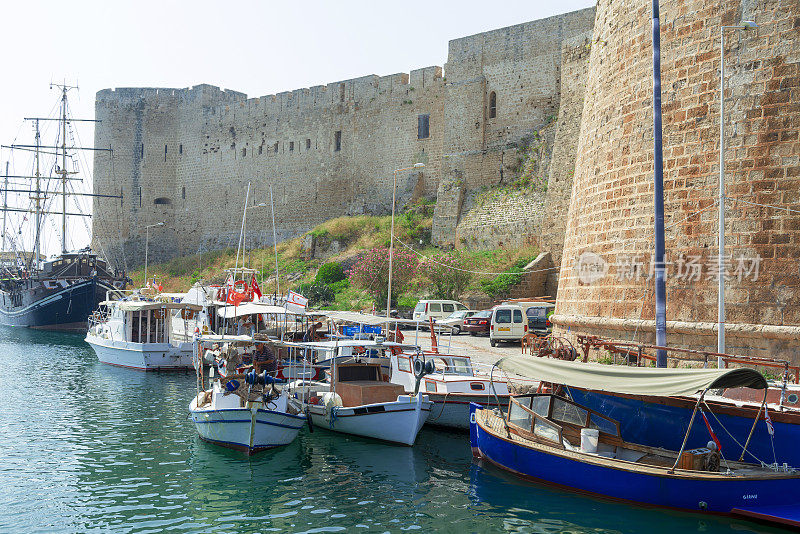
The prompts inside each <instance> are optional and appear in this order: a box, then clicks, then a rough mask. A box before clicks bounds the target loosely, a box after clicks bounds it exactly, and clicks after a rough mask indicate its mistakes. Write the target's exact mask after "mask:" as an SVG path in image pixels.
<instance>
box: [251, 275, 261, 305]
mask: <svg viewBox="0 0 800 534" xmlns="http://www.w3.org/2000/svg"><path fill="white" fill-rule="evenodd" d="M250 291H252V292H253V297H258V299H259V300H261V288H260V287H258V282H256V275H255V273H253V279H252V280H250ZM253 300H255V298H254V299H253Z"/></svg>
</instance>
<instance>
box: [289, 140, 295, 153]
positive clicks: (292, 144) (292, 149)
mask: <svg viewBox="0 0 800 534" xmlns="http://www.w3.org/2000/svg"><path fill="white" fill-rule="evenodd" d="M289 152H294V141H289Z"/></svg>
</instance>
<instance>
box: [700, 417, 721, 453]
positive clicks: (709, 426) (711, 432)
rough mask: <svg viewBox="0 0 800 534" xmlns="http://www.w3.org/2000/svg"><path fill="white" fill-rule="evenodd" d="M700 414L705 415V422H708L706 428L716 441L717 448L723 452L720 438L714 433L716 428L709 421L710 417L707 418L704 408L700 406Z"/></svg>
mask: <svg viewBox="0 0 800 534" xmlns="http://www.w3.org/2000/svg"><path fill="white" fill-rule="evenodd" d="M700 415H702V416H703V422H705V424H706V428H707V429H708V433H709V434H710V435H711V439H712V440H713V441H714V443H716V445H717V450H718V451H719V452H722V443H720V442H719V438H717V435H716V434H714V429H713V428H711V423H709V422H708V419H706V414H705V412H704V411H703V409H702V408H700Z"/></svg>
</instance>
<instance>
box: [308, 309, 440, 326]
mask: <svg viewBox="0 0 800 534" xmlns="http://www.w3.org/2000/svg"><path fill="white" fill-rule="evenodd" d="M321 313H324V314H325V315H326V316H328V317H329V318H331V319H333V320H334V321H345V322H348V323H357V324H366V325H370V326H378V325H384V324H386V317H381V316H378V315H370V314H368V313H358V312H351V311H332V310H326V311H323V312H321ZM389 322H390V323H400V324H428V321H415V320H414V319H401V318H399V317H391V318H390V319H389Z"/></svg>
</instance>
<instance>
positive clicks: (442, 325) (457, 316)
mask: <svg viewBox="0 0 800 534" xmlns="http://www.w3.org/2000/svg"><path fill="white" fill-rule="evenodd" d="M476 313H478V312H477V311H476V310H458V311H454V312H453V313H451V314H450V315H448V316H447V317H445V318H444V319H440V320H438V321H436V324H435V326H436V327H437V329H441V330H442V331H444V332H448V331H449V332H452V333H453V334H454V335H458V334H460V333H461V331H462V330H463V329H464V320H465V319H468V318H470V317H472V316H473V315H475V314H476Z"/></svg>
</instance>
